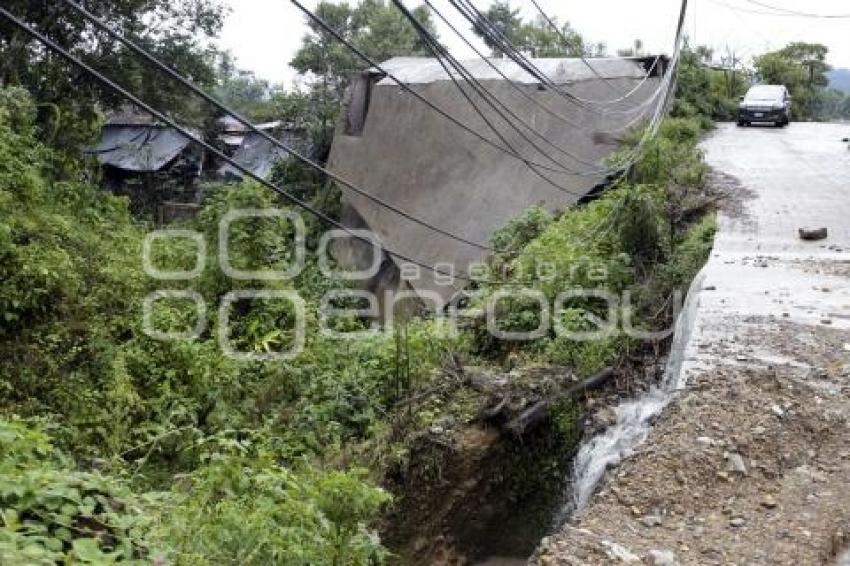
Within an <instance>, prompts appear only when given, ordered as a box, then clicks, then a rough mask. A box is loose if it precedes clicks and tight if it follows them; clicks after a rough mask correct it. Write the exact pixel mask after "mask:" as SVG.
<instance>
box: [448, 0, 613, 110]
mask: <svg viewBox="0 0 850 566" xmlns="http://www.w3.org/2000/svg"><path fill="white" fill-rule="evenodd" d="M449 3H450V4H451V5H452V6H454V8H455V9H456V10H457V11H458V12H460V14H461V15H462V16H463V17H464V18H465V19H466V20H467V21H468V22H469V23H470V24H471V25H472V26H473V29H477V30H479V31H480V33H481V34H483V35H484V36H485V37H486V38H487V39H489V40H490V41H491V42H492V43H493V44H494V45H495V46H496V47H497V48H498V49H499V50H500V51H501V52H502V53H504V54H505V55H507V56H508V58H510V59H511V60H513V61H514V62H515V63H516V64H517V65H519V66H520V67H521V68H523V69H524V70H525V71H526V72H527V73H528V74H529V75H531V76H532V77H534V78H536V79H537V80H538V81H540V83H541V84H543V85H545V86H547V87H549V88H550V89H551V90H552V91H553V92H555V93H556V94H558V95H559V96H561V97H562V98H564V99H566V100H569V101H570V102H572V103H573V104H575V105H577V106H579V107H581V108H584V109H586V110H588V111H590V112H594V113H596V114H600V111H599V110H598V109H596V108H592V107H590V105H588V104H586V103H584V102H582V101H581V100H579V98H578V97H576V96H575V95H574V94H572V93H570V92H569V91H566V90H564V89H562V88H560V87H559V86H558V85H557V84H555V82H554V81H552V79H550V78H549V77H548V76H547V75H546V74H545V73H544V72H543V71H541V70H540V69H539V68H538V67H537V66H536V65H535V64H534V62H533V61H531V60H530V59H529V58H528V57H526V56H525V54H523V53H522V52H521V51H520V50H519V49H518V48H517V47H516V46H515V45H513V43H512V42H511V41H510V39H509V38H508V37H507V36H506V35H505V34H504V32H502V30H500V29H499V27H498V26H497V25H495V24H494V23H493V22H492V21H491V20H490V19H489V18H488V17H487V16H486V15H485V14H483V13H482V12H481V11H479V10H478V8H476V7H475V5H474V4H473V3H472V2H471V1H469V0H449Z"/></svg>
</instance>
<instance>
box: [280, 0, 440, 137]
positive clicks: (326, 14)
mask: <svg viewBox="0 0 850 566" xmlns="http://www.w3.org/2000/svg"><path fill="white" fill-rule="evenodd" d="M315 13H316V14H317V15H318V16H319V17H320V18H322V19H323V20H324V21H325V22H327V23H328V24H329V25H330V26H331V27H333V29H334V30H336V31H337V32H338V33H339V34H340V35H341V36H342V37H344V38H345V39H346V40H347V41H349V42H351V43H352V44H354V45H356V46H357V48H358V49H360V50H362V51H363V52H364V53H365V54H366V55H368V56H369V57H371V58H372V59H374V60H376V61H379V62H380V61H384V60H386V59H389V58H391V57H396V56H402V55H429V54H430V51H428V49H427V47H426V46H425V44H424V43H423V42H422V40H421V38H420V37H419V34H418V33H417V32H416V30H415V29H414V27H413V26H412V25H411V23H410V22H408V21H407V20H406V19H405V17H404V15H403V14H402V13H401V12H400V11H399V10H398V9H396V8H395V7H394V6H392V5H391V4H389V3H387V1H386V0H362V2H360V4H358V5H357V6H351V5H350V4H348V3H347V2H335V1H327V0H323V1H322V2H320V3H319V4H318V6H316V9H315ZM413 14H414V16H416V18H417V19H418V20H419V21H420V22H421V23H422V24H423V25H424V26H425V27H426V28H428V29H429V30H430V31H431V32H432V33H433V34H434V35H435V36H436V28H435V26H434V23H433V21H432V20H431V17H430V12H429V11H428V10H427V9H426V8H425V7H423V6H419V7H417V8H416V9H415V10H413ZM308 26H309V28H310V31H309V32H308V33H307V35H306V36H304V40H303V42H302V45H301V48H300V49H299V50H298V52H297V53H296V54H295V58H294V59H293V60H292V62H291V63H290V65H291V66H292V67H293V68H294V69H295V70H296V71H298V72H300V73H302V74H305V75H307V76H308V78H309V79H310V90H309V93H308V97H309V99H310V102H309V104H308V107H309V114H310V116H309V117H308V119H309V121H310V122H311V123H312V124H313V127H314V134H315V137H316V138H317V139H316V141H317V143H318V144H319V146H324V147H329V146H330V141H331V136H332V133H333V124H334V123H335V121H336V117H337V114H338V112H339V107H340V104H341V101H342V96H343V94H344V92H345V89H346V87H347V86H348V84H349V82H350V79H351V77H352V75H353V74H354V73H356V72H358V71H361V70H363V69H364V68H365V67H366V66H367V65H366V63H364V62H363V61H362V60H361V59H360V58H359V57H358V56H357V55H355V54H354V53H353V52H352V51H351V50H350V49H349V48H348V47H346V46H345V45H343V44H342V43H340V42H339V40H337V39H336V38H334V37H333V36H332V35H331V34H330V33H328V32H326V31H325V30H324V29H322V27H321V26H319V25H318V24H317V23H315V22H313V21H312V20H310V21H308Z"/></svg>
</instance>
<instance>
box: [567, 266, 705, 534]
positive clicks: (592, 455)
mask: <svg viewBox="0 0 850 566" xmlns="http://www.w3.org/2000/svg"><path fill="white" fill-rule="evenodd" d="M704 279H705V275H704V273H700V275H698V276H697V277H696V279H694V281H693V283H692V284H691V287H690V289H689V291H688V297H687V300H686V301H685V305H684V308H683V309H682V312H681V313H680V314H679V318H678V320H677V321H676V333H675V336H674V338H673V345H672V347H671V350H670V358H669V360H668V362H667V367H666V369H665V372H664V379H663V380H662V382H661V384H660V385H659V386H657V387H653V388H652V389H651V390H650V391H648V392H647V393H645V394H643V395H642V396H641V397H639V398H637V399H633V400H630V401H625V402H623V403H621V404H620V405H619V406H618V407H616V409H615V412H616V415H617V422H616V424H614V425H613V426H610V427H608V428H607V429H606V430H605V431H604V432H602V433H601V434H598V435H596V436H594V437H592V438H590V439H588V440H586V441H585V442H584V443H583V444H582V446H581V447H580V448H579V451H578V454H577V455H576V458H575V461H574V463H573V478H572V479H573V481H572V488H571V489H572V497H571V498H570V500H569V501H567V503H566V505H565V508H564V510H563V511H562V513H561V515H560V517H559V518H560V519H561V520H564V519H567V518H569V517H570V516H574V515H576V514H580V513H581V512H582V511H583V510H584V508H585V507H586V506H587V504H588V502H589V501H590V499H591V497H593V494H594V492H595V491H596V487H597V486H598V484H599V482H600V481H601V480H602V478H603V477H604V476H605V471H606V470H608V469H609V468H613V467H615V466H617V465H619V464H620V462H622V461H623V459H625V458H628V457H629V456H631V455H632V454H634V452H635V450H636V449H637V448H638V447H639V446H640V445H641V444H643V442H644V441H646V438H647V436H648V435H649V431H650V427H651V425H652V421H653V420H654V419H655V417H657V416H658V415H659V414H660V413H661V411H663V410H664V408H665V407H666V406H667V404H668V403H669V402H670V400H671V399H672V397H673V395H674V394H675V393H676V391H678V390H680V389H682V388H683V387H684V386H685V380H684V375H683V371H682V368H683V364H684V361H685V349H686V347H687V346H688V343H689V342H690V339H691V333H692V331H693V327H694V320H695V317H696V311H697V305H698V302H699V290H700V289H701V288H702V284H703V281H704Z"/></svg>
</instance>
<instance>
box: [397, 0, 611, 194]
mask: <svg viewBox="0 0 850 566" xmlns="http://www.w3.org/2000/svg"><path fill="white" fill-rule="evenodd" d="M393 4H394V5H395V6H396V7H397V8H398V9H399V10H400V11H401V12H402V14H403V15H404V17H405V18H407V19H408V21H410V23H411V24H412V25H413V27H414V28H415V29H416V32H417V33H418V34H419V36H420V38H421V39H422V41H423V42H424V43H425V45H426V46H427V47H428V49H429V50H430V51H431V53H432V54H433V55H434V57H435V58H436V59H437V61H438V62H439V64H440V65H441V66H442V67H443V70H444V71H445V72H446V74H447V75H448V76H449V79H450V80H451V81H452V82H453V83H454V85H455V86H456V87H457V89H458V91H459V92H460V93H461V94H462V95H463V97H464V98H465V99H466V100H467V102H468V103H469V104H470V105H471V106H472V107H473V108H474V109H475V111H476V112H477V113H478V115H479V116H480V117H481V119H482V120H484V122H485V123H486V124H487V125H488V126H489V127H490V128H491V130H493V132H494V133H495V134H496V135H497V136H499V138H500V139H501V140H502V142H503V143H504V144H505V145H507V146H508V147H511V146H510V144H509V142H508V141H507V140H506V139H505V138H504V137H503V136H502V135H501V134H500V133H499V132H498V131H497V130H496V129H495V127H494V126H493V124H492V123H491V122H490V120H488V119H487V118H486V116H484V115H483V113H482V112H481V110H480V109H479V108H478V106H477V105H476V104H475V102H473V101H472V100H471V99H470V97H469V96H468V94H467V93H466V92H465V91H464V89H463V87H461V85H460V83H459V82H458V81H457V80H456V79H455V77H454V76H453V75H452V72H451V71H450V70H449V69H448V68H447V67H446V65H445V64H444V63H443V59H445V60H448V62H449V64H450V65H451V66H452V67H453V68H454V69H455V71H457V72H458V74H459V75H460V76H461V77H462V78H463V79H464V81H465V82H466V83H467V84H469V85H470V87H471V88H472V90H473V91H475V93H476V94H478V96H480V97H481V98H482V99H483V100H484V102H486V103H487V104H488V106H490V107H491V108H492V110H493V111H494V112H495V113H496V115H498V116H499V117H500V118H502V120H504V121H505V122H506V123H507V124H508V125H509V126H510V127H511V128H512V129H514V130H515V131H516V132H517V134H519V135H520V137H522V139H524V140H525V141H526V142H528V143H529V144H530V145H531V146H532V147H534V148H535V149H536V150H537V151H539V152H540V153H541V154H543V155H545V156H546V157H548V158H549V159H551V160H552V161H554V162H555V163H558V162H557V161H556V160H555V159H554V158H553V157H551V156H550V155H549V154H547V153H546V152H544V151H543V150H542V149H541V148H540V147H539V146H538V145H537V144H536V143H535V142H534V141H532V140H531V139H529V138H528V136H526V135H525V133H524V132H523V131H522V130H520V129H519V128H518V127H517V126H516V124H515V123H514V122H512V121H511V119H510V118H513V119H514V120H516V121H517V122H518V123H519V124H520V125H522V126H523V127H524V128H526V129H527V130H529V131H530V132H531V133H533V134H534V135H536V136H537V137H539V138H540V139H542V140H543V141H544V142H546V143H547V145H549V146H551V147H553V148H554V149H555V150H557V151H559V152H560V153H562V154H564V155H566V156H568V157H571V158H573V159H575V160H577V161H579V162H581V163H585V164H587V165H591V166H593V167H595V168H597V170H598V171H600V172H601V171H602V169H601V168H598V166H597V165H595V164H592V163H589V162H586V161H583V160H582V159H581V158H579V157H577V156H576V155H574V154H573V153H571V152H569V151H567V150H565V149H563V148H561V147H560V146H558V145H556V144H554V143H553V142H552V141H550V140H549V139H548V137H547V136H544V135H543V134H541V133H540V132H539V131H538V130H536V129H535V128H534V127H532V126H530V125H529V124H528V123H527V122H526V121H525V120H523V119H522V118H521V117H520V116H518V115H517V114H516V113H515V112H514V111H513V110H511V109H510V108H509V107H508V106H507V105H506V104H504V103H503V102H502V101H501V100H500V99H499V98H498V97H497V96H496V95H495V94H493V92H492V91H491V90H489V89H488V88H487V87H485V86H484V85H483V84H481V83H480V82H479V81H478V80H477V79H476V78H475V76H474V75H473V74H472V73H471V72H469V70H468V69H467V68H466V67H464V66H463V65H462V64H461V63H460V61H458V60H457V59H456V58H455V57H454V56H453V55H452V54H451V53H450V52H449V51H448V50H447V49H446V48H445V47H443V46H442V45H441V44H440V43H439V41H438V40H437V38H436V37H434V35H433V34H432V33H431V32H430V31H429V30H428V29H427V28H425V26H424V25H422V23H421V22H419V21H418V20H417V19H416V17H415V16H414V15H413V14H412V13H411V12H410V11H409V10H408V9H407V8H406V7H405V6H404V4H402V3H401V2H400V1H399V0H393ZM505 113H507V114H508V115H509V116H510V118H508V116H505ZM543 178H544V179H545V180H547V181H548V180H549V179H547V178H545V177H543Z"/></svg>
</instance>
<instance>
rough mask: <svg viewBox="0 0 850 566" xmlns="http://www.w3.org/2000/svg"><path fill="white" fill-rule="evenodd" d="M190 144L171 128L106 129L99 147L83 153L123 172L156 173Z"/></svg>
mask: <svg viewBox="0 0 850 566" xmlns="http://www.w3.org/2000/svg"><path fill="white" fill-rule="evenodd" d="M190 143H191V140H190V139H189V138H187V137H186V136H184V135H183V134H181V133H180V132H178V131H177V130H173V129H171V128H162V127H158V126H151V125H143V126H137V125H130V126H124V125H121V126H117V125H110V126H106V127H104V128H103V132H102V133H101V139H100V143H98V145H97V146H95V147H93V148H92V149H90V150H88V151H87V153H91V154H94V155H97V159H98V161H100V163H101V164H103V165H111V166H112V167H117V168H119V169H124V170H125V171H136V172H143V171H159V170H160V169H162V168H163V167H165V166H166V165H168V164H169V163H170V162H171V161H173V160H174V159H175V158H176V157H177V156H178V155H180V154H181V153H182V152H183V150H184V149H186V147H187V146H188V145H189V144H190Z"/></svg>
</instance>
